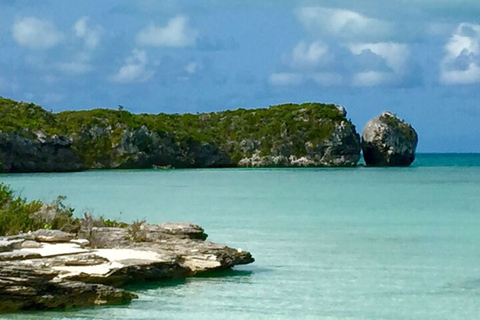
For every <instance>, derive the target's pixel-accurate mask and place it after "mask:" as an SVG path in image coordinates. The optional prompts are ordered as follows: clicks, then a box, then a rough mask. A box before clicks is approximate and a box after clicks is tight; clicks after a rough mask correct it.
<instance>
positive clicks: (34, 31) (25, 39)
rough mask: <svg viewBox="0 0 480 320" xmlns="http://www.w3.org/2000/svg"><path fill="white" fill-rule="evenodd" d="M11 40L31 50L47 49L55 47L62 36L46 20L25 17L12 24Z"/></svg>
mask: <svg viewBox="0 0 480 320" xmlns="http://www.w3.org/2000/svg"><path fill="white" fill-rule="evenodd" d="M12 31H13V38H14V39H15V41H16V42H17V43H18V44H19V45H21V46H24V47H28V48H31V49H48V48H51V47H54V46H55V45H57V44H58V43H59V42H60V41H62V39H63V35H62V33H61V32H60V31H58V30H57V28H56V27H55V25H54V24H53V23H52V22H50V21H48V20H40V19H37V18H35V17H26V18H23V19H21V20H18V21H16V22H15V23H14V24H13V28H12Z"/></svg>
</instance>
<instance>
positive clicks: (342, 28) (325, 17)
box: [296, 7, 391, 40]
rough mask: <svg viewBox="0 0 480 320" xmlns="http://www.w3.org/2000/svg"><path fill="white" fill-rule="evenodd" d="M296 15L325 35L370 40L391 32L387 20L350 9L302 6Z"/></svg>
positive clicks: (311, 28)
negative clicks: (370, 16)
mask: <svg viewBox="0 0 480 320" xmlns="http://www.w3.org/2000/svg"><path fill="white" fill-rule="evenodd" d="M296 16H297V18H298V19H299V20H300V22H301V23H302V24H303V25H304V27H305V28H307V29H308V30H310V31H311V32H313V33H315V34H317V33H320V34H321V35H323V36H334V37H339V38H343V39H362V40H369V39H380V38H385V37H387V36H388V35H389V34H390V33H391V27H390V25H389V24H388V23H387V22H385V21H382V20H379V19H374V18H369V17H366V16H364V15H362V14H360V13H358V12H354V11H350V10H344V9H334V8H324V7H302V8H299V9H297V10H296Z"/></svg>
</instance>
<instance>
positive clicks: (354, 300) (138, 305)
mask: <svg viewBox="0 0 480 320" xmlns="http://www.w3.org/2000/svg"><path fill="white" fill-rule="evenodd" d="M0 180H1V181H2V182H6V183H8V184H10V185H11V186H12V187H13V188H15V189H16V190H18V191H20V192H21V193H22V194H23V195H24V196H27V197H28V198H30V199H37V198H38V199H43V200H47V201H50V200H52V199H54V198H55V197H56V196H57V195H59V194H62V195H66V196H67V202H68V203H69V204H71V205H72V206H74V207H75V208H77V214H79V215H80V214H81V213H82V211H83V210H90V211H93V212H94V213H95V214H99V215H100V214H103V215H104V216H105V217H106V218H111V219H122V220H125V221H131V220H134V219H147V220H148V221H149V222H164V221H189V222H194V223H198V224H200V225H202V226H203V227H204V228H205V229H206V231H207V233H208V234H209V235H210V237H209V239H210V240H212V241H216V242H223V243H227V244H229V245H231V246H234V247H240V248H242V249H245V250H249V251H251V252H252V254H253V255H254V256H255V258H256V262H255V263H254V264H252V265H248V266H242V267H238V268H235V270H234V271H231V272H226V273H224V274H221V275H217V276H215V277H199V278H191V279H187V280H183V281H177V282H168V283H165V284H151V285H148V286H140V287H135V288H134V289H135V290H136V292H138V293H139V295H140V299H138V300H136V301H134V302H133V303H132V304H130V305H128V306H121V307H107V308H93V309H82V310H74V311H68V312H42V313H24V314H15V315H10V316H8V317H5V318H7V319H225V318H230V319H272V318H273V319H332V320H333V319H402V320H403V319H432V320H433V319H435V320H439V319H449V320H452V319H462V320H465V319H479V318H480V155H442V154H436V155H435V154H433V155H419V157H418V160H417V161H416V162H415V165H414V166H412V167H409V168H388V169H385V168H365V167H358V168H350V169H212V170H165V171H164V170H117V171H113V170H111V171H89V172H80V173H62V174H17V175H0Z"/></svg>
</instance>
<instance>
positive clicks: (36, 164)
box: [0, 127, 86, 172]
mask: <svg viewBox="0 0 480 320" xmlns="http://www.w3.org/2000/svg"><path fill="white" fill-rule="evenodd" d="M1 129H2V128H1V127H0V172H45V171H46V172H51V171H79V170H82V169H85V168H86V166H85V164H84V163H83V161H82V159H81V157H80V155H79V154H78V153H77V152H76V151H75V150H74V149H73V148H72V143H73V141H72V140H71V139H69V138H66V137H61V136H57V135H54V136H51V137H46V136H45V135H44V134H43V133H42V132H41V131H39V132H37V133H35V134H33V133H31V132H17V133H5V132H2V131H1Z"/></svg>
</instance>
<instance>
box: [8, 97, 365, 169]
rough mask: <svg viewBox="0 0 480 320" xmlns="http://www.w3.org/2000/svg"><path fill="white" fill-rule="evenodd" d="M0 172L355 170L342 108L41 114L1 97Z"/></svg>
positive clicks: (356, 149) (350, 130)
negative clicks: (335, 168) (203, 169)
mask: <svg viewBox="0 0 480 320" xmlns="http://www.w3.org/2000/svg"><path fill="white" fill-rule="evenodd" d="M0 115H3V117H0V172H37V171H47V172H50V171H77V170H82V169H103V168H105V169H107V168H108V169H113V168H124V169H125V168H132V169H135V168H160V167H172V168H211V167H215V168H217V167H237V166H242V167H252V166H253V167H259V166H276V167H285V166H354V165H356V163H357V161H358V160H359V158H360V150H361V146H360V137H359V135H358V134H357V132H356V129H355V126H354V125H353V123H352V122H351V121H350V120H349V119H347V117H346V116H347V113H346V111H345V109H344V108H343V107H341V106H337V105H331V104H328V105H327V104H321V103H305V104H301V105H297V104H285V105H278V106H272V107H269V108H265V109H249V110H245V109H238V110H231V111H230V110H229V111H222V112H211V113H203V114H196V115H193V114H183V115H179V114H158V115H147V114H141V115H136V114H132V113H130V112H127V111H124V110H118V111H116V110H108V109H96V110H88V111H68V112H61V113H58V114H55V113H52V112H48V111H46V110H44V109H43V108H41V107H40V106H36V105H34V104H28V103H22V102H16V101H13V100H9V99H3V98H1V97H0Z"/></svg>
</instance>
